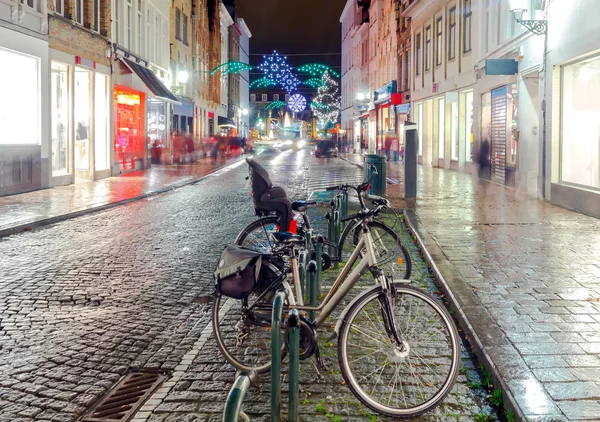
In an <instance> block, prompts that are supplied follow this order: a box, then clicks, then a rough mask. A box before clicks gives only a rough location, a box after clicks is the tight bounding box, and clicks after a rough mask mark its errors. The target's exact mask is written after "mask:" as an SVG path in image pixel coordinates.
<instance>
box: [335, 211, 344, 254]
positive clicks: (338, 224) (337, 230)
mask: <svg viewBox="0 0 600 422" xmlns="http://www.w3.org/2000/svg"><path fill="white" fill-rule="evenodd" d="M341 225H342V223H341V219H340V211H339V210H335V212H334V213H333V230H334V239H333V241H334V242H335V244H336V245H338V244H339V243H340V236H341V234H342V233H341Z"/></svg>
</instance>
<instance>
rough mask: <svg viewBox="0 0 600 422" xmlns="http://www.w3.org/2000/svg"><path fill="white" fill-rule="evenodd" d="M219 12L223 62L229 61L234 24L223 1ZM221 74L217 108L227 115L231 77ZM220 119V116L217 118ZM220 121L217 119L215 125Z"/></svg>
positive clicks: (218, 112)
mask: <svg viewBox="0 0 600 422" xmlns="http://www.w3.org/2000/svg"><path fill="white" fill-rule="evenodd" d="M219 13H220V20H221V64H223V63H227V62H228V61H229V27H230V26H231V25H233V19H232V18H231V16H230V15H229V12H228V11H227V8H226V7H225V6H224V5H223V3H222V2H219ZM220 74H221V104H219V109H218V110H217V115H219V116H223V117H227V95H228V93H229V86H228V85H229V78H228V76H227V74H226V73H224V72H220ZM217 120H218V118H217ZM217 124H218V122H217V121H215V125H217Z"/></svg>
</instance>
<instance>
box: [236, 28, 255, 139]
mask: <svg viewBox="0 0 600 422" xmlns="http://www.w3.org/2000/svg"><path fill="white" fill-rule="evenodd" d="M237 22H238V26H239V27H240V29H241V31H242V36H241V37H240V61H241V62H242V63H250V55H249V54H250V38H251V37H252V33H251V32H250V29H249V28H248V26H247V25H246V22H245V21H244V19H242V18H238V20H237ZM249 84H250V72H248V71H247V70H246V71H244V72H242V73H241V74H240V107H241V108H242V110H247V111H248V112H247V113H246V114H243V115H242V118H241V122H242V125H243V128H242V129H243V130H242V136H246V137H247V136H248V130H249V129H250V88H249Z"/></svg>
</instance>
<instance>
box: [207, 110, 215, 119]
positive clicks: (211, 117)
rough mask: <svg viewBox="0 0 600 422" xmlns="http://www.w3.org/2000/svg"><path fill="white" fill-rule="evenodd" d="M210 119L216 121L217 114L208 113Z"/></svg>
mask: <svg viewBox="0 0 600 422" xmlns="http://www.w3.org/2000/svg"><path fill="white" fill-rule="evenodd" d="M208 118H209V119H214V118H215V113H213V112H212V111H209V112H208Z"/></svg>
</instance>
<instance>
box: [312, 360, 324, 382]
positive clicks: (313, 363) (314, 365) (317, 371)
mask: <svg viewBox="0 0 600 422" xmlns="http://www.w3.org/2000/svg"><path fill="white" fill-rule="evenodd" d="M311 363H312V365H313V368H315V372H316V373H317V378H318V379H320V380H323V379H325V377H324V376H323V374H321V371H320V370H319V367H318V365H317V364H316V363H315V362H314V361H311Z"/></svg>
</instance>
